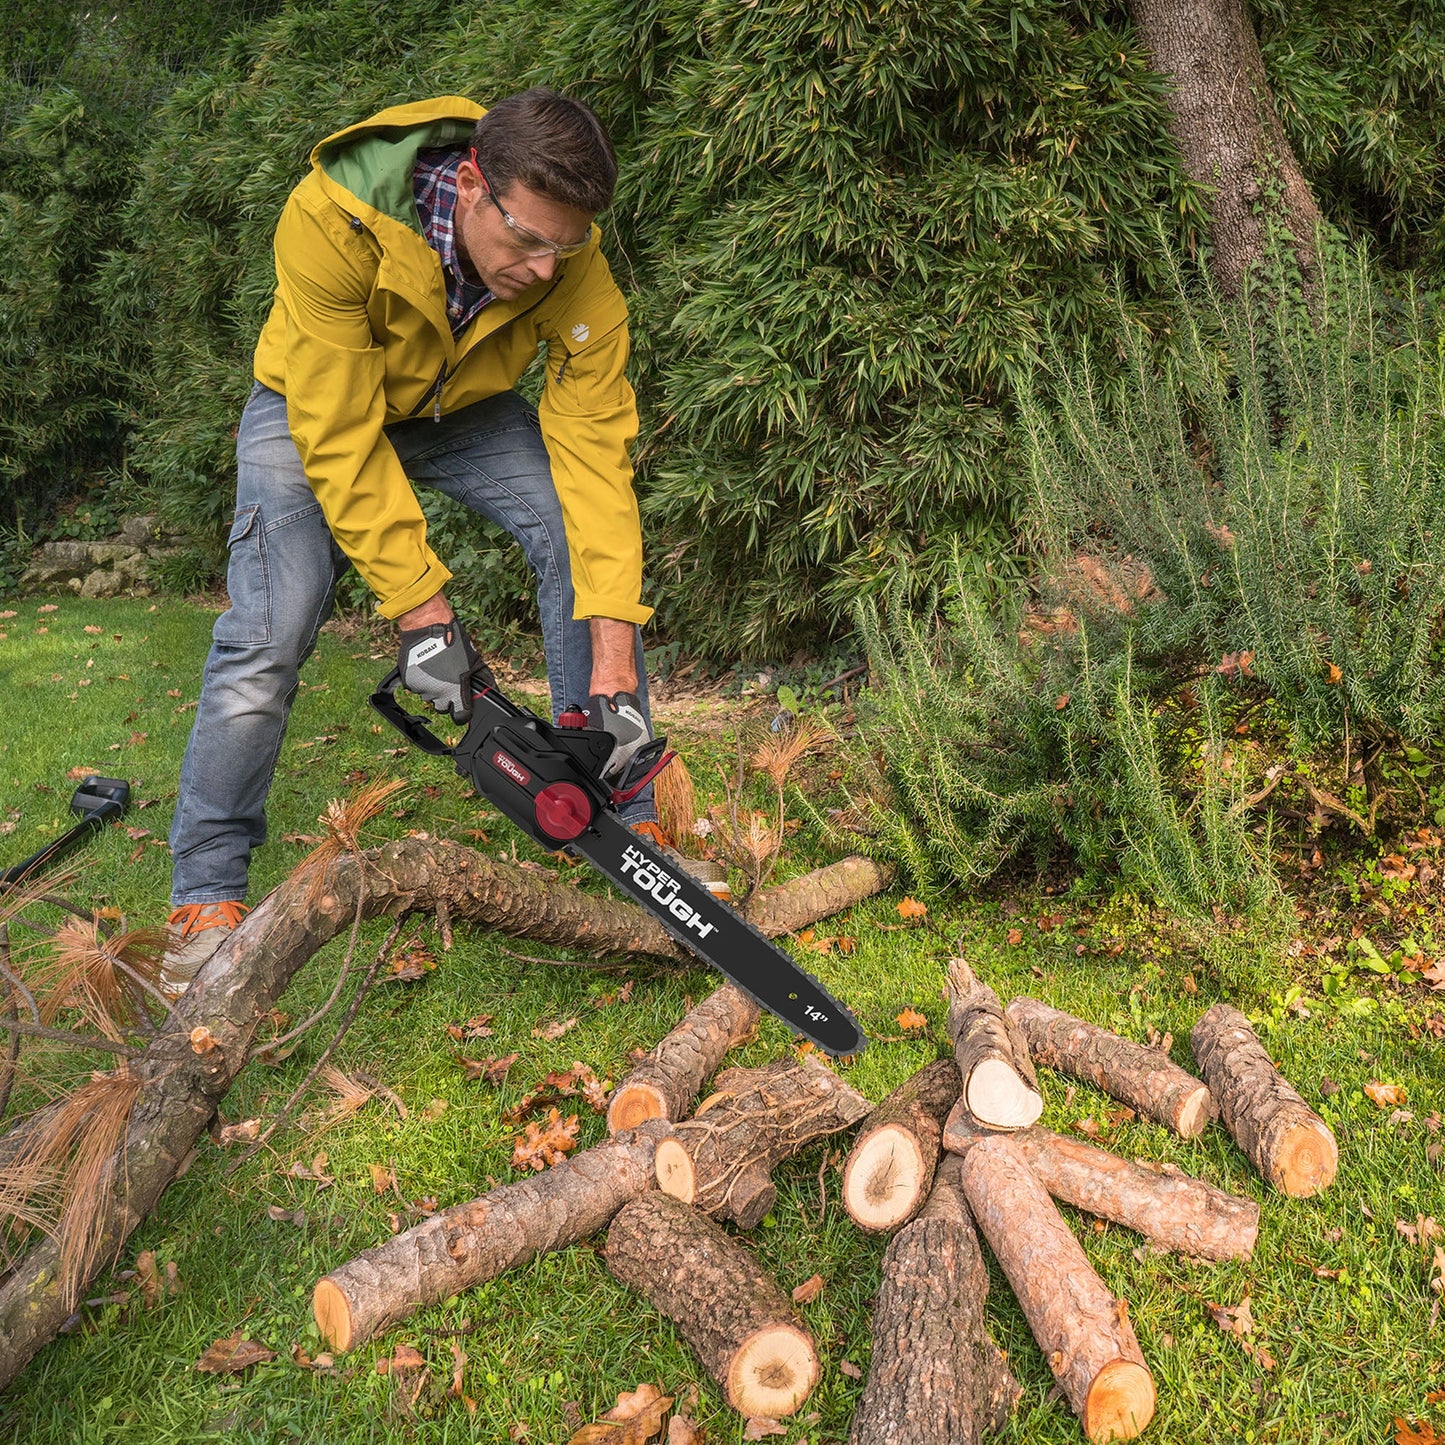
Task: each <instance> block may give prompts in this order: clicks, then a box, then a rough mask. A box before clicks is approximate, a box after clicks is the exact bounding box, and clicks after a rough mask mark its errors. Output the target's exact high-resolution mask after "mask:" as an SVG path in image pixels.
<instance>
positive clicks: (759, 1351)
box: [603, 1193, 819, 1420]
mask: <svg viewBox="0 0 1445 1445" xmlns="http://www.w3.org/2000/svg"><path fill="white" fill-rule="evenodd" d="M603 1257H604V1259H605V1260H606V1264H607V1268H608V1269H609V1270H611V1271H612V1273H613V1274H614V1275H615V1276H616V1277H617V1278H618V1279H619V1280H621V1281H622V1283H623V1284H625V1285H627V1286H628V1287H629V1288H631V1289H634V1290H636V1291H637V1292H638V1293H639V1294H641V1295H642V1296H643V1297H644V1298H645V1299H646V1300H647V1301H648V1302H649V1303H650V1304H651V1305H652V1306H653V1308H654V1309H656V1310H658V1311H659V1312H661V1313H662V1314H664V1315H666V1316H667V1318H668V1319H670V1320H671V1321H672V1322H673V1323H674V1324H675V1325H676V1326H677V1329H678V1333H679V1334H680V1335H681V1336H682V1337H683V1339H685V1340H686V1341H687V1343H688V1344H689V1345H690V1346H691V1347H692V1349H693V1351H694V1352H695V1353H696V1355H697V1357H698V1358H699V1359H700V1360H701V1361H702V1363H703V1365H704V1366H705V1367H706V1369H707V1372H708V1374H710V1375H711V1376H712V1377H713V1379H714V1380H716V1381H717V1382H718V1384H719V1385H720V1386H721V1387H722V1390H723V1394H724V1395H725V1396H726V1397H727V1402H728V1404H729V1405H731V1406H732V1407H733V1409H734V1410H736V1411H738V1412H739V1414H742V1415H747V1416H749V1417H753V1416H762V1417H764V1418H766V1419H770V1420H778V1419H781V1418H782V1417H783V1416H784V1415H791V1414H793V1413H794V1412H795V1411H796V1410H798V1409H799V1408H800V1407H801V1406H802V1404H803V1402H804V1401H805V1400H806V1399H807V1398H808V1395H809V1394H810V1393H811V1392H812V1389H813V1386H814V1385H816V1384H817V1382H818V1374H819V1369H818V1352H817V1349H816V1348H815V1346H814V1344H813V1338H812V1336H811V1335H810V1334H809V1333H808V1331H807V1329H806V1328H805V1327H804V1326H803V1325H802V1323H801V1322H800V1321H799V1319H798V1317H797V1314H796V1312H795V1311H794V1309H793V1306H792V1303H791V1301H790V1300H789V1299H788V1297H787V1296H786V1295H785V1294H784V1293H783V1291H782V1289H781V1288H780V1287H779V1286H778V1284H777V1282H776V1281H775V1280H774V1279H772V1278H771V1276H769V1275H768V1274H767V1273H766V1271H765V1270H764V1269H763V1267H762V1266H761V1265H760V1264H759V1263H758V1261H757V1260H756V1259H755V1258H754V1257H753V1255H752V1254H751V1253H750V1252H749V1251H748V1250H747V1249H746V1248H745V1247H744V1246H743V1245H742V1244H740V1243H739V1242H738V1241H737V1240H735V1239H732V1238H730V1237H729V1236H728V1235H727V1234H726V1233H724V1231H723V1230H722V1228H721V1227H720V1226H719V1225H717V1224H714V1223H713V1222H712V1220H710V1219H709V1218H708V1217H707V1216H706V1215H704V1214H701V1213H699V1212H698V1211H697V1210H696V1209H694V1208H693V1207H692V1206H691V1205H690V1204H684V1203H683V1202H682V1201H681V1200H678V1199H673V1198H671V1197H670V1196H668V1195H665V1194H656V1193H653V1194H643V1195H640V1196H639V1197H638V1198H636V1199H634V1200H633V1201H632V1202H631V1203H629V1204H626V1205H624V1206H623V1207H622V1209H620V1210H619V1211H618V1213H617V1216H616V1218H615V1219H613V1221H612V1227H611V1228H610V1229H609V1230H608V1231H607V1246H606V1250H605V1252H604V1256H603Z"/></svg>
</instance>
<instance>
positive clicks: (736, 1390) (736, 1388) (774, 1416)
mask: <svg viewBox="0 0 1445 1445" xmlns="http://www.w3.org/2000/svg"><path fill="white" fill-rule="evenodd" d="M817 1383H818V1355H817V1351H816V1350H815V1349H814V1348H813V1342H812V1340H811V1339H809V1338H808V1335H807V1333H806V1332H805V1331H803V1330H801V1329H799V1328H798V1327H797V1326H796V1325H788V1324H773V1325H768V1326H766V1327H765V1328H763V1329H761V1330H759V1331H758V1332H757V1333H756V1334H755V1335H752V1336H751V1337H750V1338H749V1339H747V1340H745V1341H744V1342H743V1344H742V1346H741V1347H740V1348H739V1350H738V1352H737V1354H736V1355H735V1356H734V1357H733V1360H732V1363H731V1365H730V1366H729V1367H728V1379H727V1387H726V1388H727V1396H728V1403H729V1404H730V1405H731V1406H732V1407H733V1409H734V1410H736V1411H737V1412H738V1413H739V1414H741V1415H746V1416H748V1417H749V1418H752V1417H755V1416H759V1415H760V1416H762V1417H763V1418H764V1419H767V1420H781V1419H782V1418H783V1416H785V1415H791V1414H793V1413H794V1412H795V1411H797V1410H798V1409H800V1408H801V1406H802V1404H803V1402H804V1401H805V1400H806V1399H807V1398H808V1396H809V1395H810V1394H811V1393H812V1391H813V1386H814V1385H816V1384H817Z"/></svg>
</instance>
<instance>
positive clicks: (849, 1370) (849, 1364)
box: [838, 1360, 863, 1380]
mask: <svg viewBox="0 0 1445 1445" xmlns="http://www.w3.org/2000/svg"><path fill="white" fill-rule="evenodd" d="M838 1368H839V1369H840V1370H842V1372H843V1373H844V1374H845V1375H847V1377H848V1378H849V1379H850V1380H861V1379H862V1378H863V1371H862V1370H860V1369H859V1368H858V1366H857V1365H855V1364H854V1363H853V1361H852V1360H840V1361H839V1362H838Z"/></svg>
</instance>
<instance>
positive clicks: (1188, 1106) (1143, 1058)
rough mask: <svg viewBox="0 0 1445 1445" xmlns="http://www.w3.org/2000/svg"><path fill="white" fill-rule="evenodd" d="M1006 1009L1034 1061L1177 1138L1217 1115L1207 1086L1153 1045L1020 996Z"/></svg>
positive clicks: (1192, 1132)
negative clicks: (1081, 1082)
mask: <svg viewBox="0 0 1445 1445" xmlns="http://www.w3.org/2000/svg"><path fill="white" fill-rule="evenodd" d="M1007 1013H1008V1017H1009V1020H1010V1022H1012V1023H1014V1024H1016V1025H1017V1026H1018V1028H1019V1030H1020V1031H1021V1032H1022V1033H1023V1035H1024V1037H1025V1038H1026V1039H1027V1040H1028V1045H1029V1053H1030V1054H1031V1055H1032V1056H1033V1061H1034V1062H1035V1063H1036V1064H1043V1065H1044V1066H1045V1067H1047V1068H1050V1069H1057V1070H1059V1071H1060V1072H1061V1073H1065V1074H1072V1075H1073V1076H1074V1077H1075V1078H1076V1079H1083V1080H1084V1081H1085V1082H1086V1083H1090V1084H1093V1085H1094V1086H1095V1087H1096V1088H1099V1089H1103V1091H1104V1092H1105V1093H1106V1094H1111V1095H1113V1097H1114V1098H1116V1099H1121V1100H1123V1102H1124V1103H1126V1104H1128V1105H1129V1107H1130V1108H1132V1109H1135V1110H1137V1111H1138V1112H1139V1113H1141V1114H1144V1115H1147V1117H1149V1118H1150V1119H1154V1120H1156V1121H1157V1122H1159V1123H1160V1124H1163V1125H1164V1126H1165V1127H1166V1128H1169V1129H1172V1130H1173V1131H1174V1132H1175V1133H1176V1134H1178V1135H1179V1137H1180V1138H1181V1139H1193V1138H1195V1137H1196V1136H1198V1135H1200V1134H1202V1133H1203V1132H1204V1130H1205V1129H1206V1128H1207V1127H1208V1125H1209V1124H1210V1123H1211V1121H1212V1120H1213V1119H1214V1118H1215V1117H1216V1116H1217V1115H1218V1112H1219V1110H1218V1109H1217V1107H1216V1106H1215V1103H1214V1098H1213V1096H1212V1095H1211V1094H1210V1092H1209V1090H1208V1088H1207V1087H1206V1086H1205V1085H1204V1084H1203V1083H1201V1082H1200V1080H1198V1079H1196V1078H1195V1077H1194V1075H1193V1074H1188V1073H1185V1071H1184V1070H1183V1069H1181V1068H1180V1067H1179V1065H1178V1064H1176V1063H1173V1062H1172V1061H1171V1060H1170V1058H1169V1056H1168V1055H1167V1054H1164V1053H1161V1052H1160V1051H1159V1050H1158V1049H1146V1048H1144V1046H1143V1045H1142V1044H1136V1043H1134V1042H1132V1041H1131V1040H1129V1039H1124V1038H1120V1037H1119V1035H1118V1034H1115V1033H1110V1032H1109V1030H1108V1029H1101V1028H1099V1027H1098V1025H1097V1024H1091V1023H1085V1022H1084V1020H1083V1019H1076V1018H1075V1017H1074V1016H1073V1015H1072V1014H1066V1013H1062V1012H1060V1011H1059V1010H1058V1009H1055V1008H1050V1007H1049V1006H1048V1004H1046V1003H1040V1002H1039V1001H1038V999H1036V998H1028V997H1026V996H1024V995H1020V996H1019V997H1018V998H1016V999H1013V1000H1012V1001H1011V1002H1010V1003H1009V1006H1008V1010H1007Z"/></svg>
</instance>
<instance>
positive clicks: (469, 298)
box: [411, 149, 493, 336]
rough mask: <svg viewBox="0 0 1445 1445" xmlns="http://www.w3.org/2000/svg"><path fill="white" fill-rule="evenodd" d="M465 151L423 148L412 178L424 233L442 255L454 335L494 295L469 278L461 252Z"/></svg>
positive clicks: (458, 332) (464, 328)
mask: <svg viewBox="0 0 1445 1445" xmlns="http://www.w3.org/2000/svg"><path fill="white" fill-rule="evenodd" d="M465 155H466V152H465V151H464V150H460V149H440V150H423V151H419V152H418V153H417V158H416V169H415V170H414V171H413V172H412V178H411V184H412V196H413V198H414V200H415V201H416V213H417V216H418V217H419V218H420V220H421V233H422V236H423V238H424V239H425V241H426V243H427V245H428V246H430V247H431V248H432V250H433V251H435V252H436V253H437V255H438V256H439V257H440V258H441V263H442V275H443V277H444V278H445V280H446V288H447V322H448V324H449V325H450V326H451V329H452V335H453V336H460V335H461V334H462V332H463V331H464V330H466V328H467V326H468V324H469V323H470V322H471V320H472V318H473V317H475V316H476V314H477V313H478V312H479V311H480V310H481V309H482V307H483V306H485V305H486V304H487V303H488V302H489V301H491V300H492V299H493V297H492V293H491V291H490V290H488V289H487V287H485V286H477V285H474V284H473V283H472V282H470V281H468V280H467V278H466V273H465V272H464V271H463V270H462V263H461V258H460V257H459V256H458V255H457V233H456V224H455V216H456V208H457V162H458V161H460V160H462V159H463V157H464V156H465Z"/></svg>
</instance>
